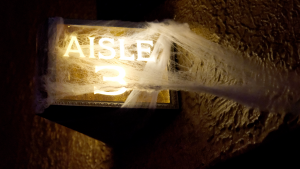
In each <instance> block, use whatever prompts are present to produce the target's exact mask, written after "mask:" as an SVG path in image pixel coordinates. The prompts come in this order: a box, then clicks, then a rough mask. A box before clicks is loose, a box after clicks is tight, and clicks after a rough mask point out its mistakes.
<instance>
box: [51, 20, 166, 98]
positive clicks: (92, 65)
mask: <svg viewBox="0 0 300 169" xmlns="http://www.w3.org/2000/svg"><path fill="white" fill-rule="evenodd" d="M142 30H143V29H139V28H124V27H107V26H85V25H73V24H65V25H64V26H63V33H62V35H61V36H60V39H59V42H58V51H60V52H62V55H61V58H60V57H57V59H58V61H57V62H56V67H57V68H56V72H57V73H56V74H57V81H61V80H64V79H66V80H64V81H66V82H69V83H71V84H74V85H75V88H76V85H86V86H87V87H86V90H87V91H82V93H84V94H76V95H68V96H64V97H63V98H62V99H59V100H61V101H64V100H65V101H68V102H70V101H77V100H78V101H88V102H90V101H92V102H95V101H96V102H99V101H100V102H103V101H104V102H121V103H122V102H125V100H126V99H127V97H128V96H129V95H130V93H131V91H132V90H133V89H134V86H135V85H136V82H138V81H139V80H138V79H139V78H141V77H142V76H141V74H140V73H137V72H136V70H139V71H142V70H143V67H145V65H146V64H147V63H150V62H153V63H155V62H156V59H157V58H155V57H153V56H152V55H151V54H152V51H153V50H154V46H155V43H156V40H157V38H158V36H157V37H155V38H153V37H152V38H150V39H147V38H145V39H144V38H141V39H138V38H131V37H132V35H133V37H134V34H135V33H139V32H141V31H142ZM66 63H67V64H66ZM66 72H67V73H66ZM64 74H65V75H64ZM149 76H152V75H151V74H150V75H149ZM64 77H66V78H64ZM164 78H167V76H165V75H164ZM166 80H167V79H166ZM87 82H88V83H87ZM103 86H104V87H103ZM128 86H129V87H128ZM75 88H74V89H72V91H75V93H81V91H78V90H77V89H75ZM81 89H82V87H80V90H81ZM57 95H60V93H59V91H58V93H57ZM141 97H142V96H141ZM138 100H140V101H142V102H150V100H147V99H146V98H140V99H138ZM170 102H171V101H170V92H169V90H163V91H161V92H159V94H158V97H157V103H158V104H161V103H170Z"/></svg>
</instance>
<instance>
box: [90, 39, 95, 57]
mask: <svg viewBox="0 0 300 169" xmlns="http://www.w3.org/2000/svg"><path fill="white" fill-rule="evenodd" d="M89 39H90V58H95V54H94V39H95V38H94V37H89Z"/></svg>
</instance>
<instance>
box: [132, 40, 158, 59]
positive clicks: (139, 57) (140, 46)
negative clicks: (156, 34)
mask: <svg viewBox="0 0 300 169" xmlns="http://www.w3.org/2000/svg"><path fill="white" fill-rule="evenodd" d="M136 42H137V50H138V58H137V60H138V61H154V58H143V56H142V52H147V53H149V54H150V47H149V48H146V49H145V48H144V49H143V48H142V43H146V44H149V45H151V46H153V41H143V40H137V41H136Z"/></svg>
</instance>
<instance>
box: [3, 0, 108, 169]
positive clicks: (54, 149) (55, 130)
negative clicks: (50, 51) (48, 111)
mask: <svg viewBox="0 0 300 169" xmlns="http://www.w3.org/2000/svg"><path fill="white" fill-rule="evenodd" d="M0 8H1V20H2V24H1V44H2V45H4V46H2V47H1V57H0V63H1V67H0V70H1V71H0V74H1V84H0V86H1V98H2V99H1V103H0V105H1V111H0V112H1V113H0V133H1V136H0V138H1V144H0V159H1V160H0V161H1V163H0V168H3V169H4V168H18V169H19V168H111V166H112V165H113V161H112V149H111V148H110V147H108V146H107V145H105V144H104V143H102V142H101V141H98V140H94V139H92V138H90V137H87V136H85V135H83V134H81V133H78V132H76V131H74V130H71V129H68V128H66V127H63V126H61V125H58V124H55V123H54V122H51V121H49V120H45V119H43V118H41V117H38V116H36V115H35V112H34V109H33V99H34V95H33V92H34V84H35V82H34V79H33V77H34V73H35V72H34V71H35V59H36V57H37V56H36V53H35V51H36V44H35V43H36V33H37V29H38V28H39V26H40V24H41V23H43V22H44V21H45V20H46V19H47V17H55V16H62V17H65V18H73V19H96V17H97V13H96V2H95V1H89V0H88V1H59V0H58V1H42V2H41V1H30V2H25V1H24V2H23V1H14V2H9V3H8V2H7V3H6V2H1V5H0ZM2 12H4V13H2Z"/></svg>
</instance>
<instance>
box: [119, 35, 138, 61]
mask: <svg viewBox="0 0 300 169" xmlns="http://www.w3.org/2000/svg"><path fill="white" fill-rule="evenodd" d="M119 42H120V55H121V56H120V60H131V61H134V54H132V55H131V57H126V56H125V47H124V39H119Z"/></svg>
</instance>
